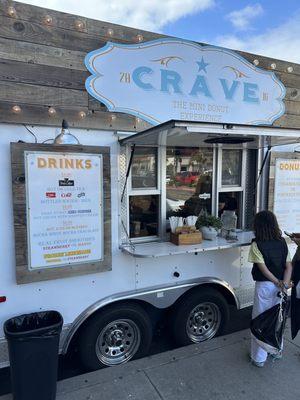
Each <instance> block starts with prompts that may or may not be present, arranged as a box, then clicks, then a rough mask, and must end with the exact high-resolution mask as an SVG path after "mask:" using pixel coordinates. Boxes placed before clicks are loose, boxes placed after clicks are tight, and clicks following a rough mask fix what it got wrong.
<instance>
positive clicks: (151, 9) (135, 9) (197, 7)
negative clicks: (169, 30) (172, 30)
mask: <svg viewBox="0 0 300 400" xmlns="http://www.w3.org/2000/svg"><path fill="white" fill-rule="evenodd" d="M22 2H24V3H29V4H32V5H36V6H40V5H41V1H40V0H24V1H22ZM42 5H43V7H45V8H50V9H54V10H58V11H63V12H67V13H71V14H78V15H82V16H84V17H87V18H93V19H98V20H101V21H107V22H113V23H116V24H121V25H127V26H131V27H135V28H139V29H144V30H152V31H158V30H161V29H162V27H164V26H165V25H166V24H168V23H170V22H174V21H176V20H178V19H180V18H182V17H185V16H187V15H191V14H195V13H198V12H201V11H205V10H207V9H209V8H212V7H213V6H214V5H215V0H184V1H182V0H83V1H79V0H76V1H74V0H44V1H43V4H42Z"/></svg>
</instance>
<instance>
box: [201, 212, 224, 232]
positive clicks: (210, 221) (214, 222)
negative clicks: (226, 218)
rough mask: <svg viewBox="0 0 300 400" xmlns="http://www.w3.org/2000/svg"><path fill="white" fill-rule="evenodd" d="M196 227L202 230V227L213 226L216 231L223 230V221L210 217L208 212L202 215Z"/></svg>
mask: <svg viewBox="0 0 300 400" xmlns="http://www.w3.org/2000/svg"><path fill="white" fill-rule="evenodd" d="M195 225H196V228H197V229H199V228H201V227H202V226H212V227H213V228H215V229H221V228H222V222H221V219H220V218H217V217H215V216H213V215H210V214H208V213H207V212H202V213H200V215H199V217H198V219H197V222H196V224H195Z"/></svg>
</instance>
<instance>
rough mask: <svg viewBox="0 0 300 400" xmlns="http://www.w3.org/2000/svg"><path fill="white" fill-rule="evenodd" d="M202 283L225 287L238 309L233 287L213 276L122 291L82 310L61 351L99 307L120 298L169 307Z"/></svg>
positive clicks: (120, 299) (66, 348)
mask: <svg viewBox="0 0 300 400" xmlns="http://www.w3.org/2000/svg"><path fill="white" fill-rule="evenodd" d="M204 284H214V285H216V286H219V287H222V288H225V289H226V290H227V291H228V294H230V295H231V296H232V298H233V300H234V302H235V305H236V307H237V309H240V302H239V299H238V297H237V295H236V293H235V291H234V289H233V288H232V287H231V286H230V285H229V284H228V283H227V282H226V281H224V280H221V279H218V278H214V277H205V278H204V277H203V278H198V279H196V280H193V281H186V282H184V283H181V284H178V285H172V286H164V287H156V288H152V289H149V290H141V291H134V292H124V293H120V294H118V295H115V296H109V297H106V298H104V299H102V300H99V301H97V302H96V303H94V304H92V305H91V306H90V307H88V308H87V309H86V310H84V311H83V312H82V313H81V314H80V315H79V316H78V317H77V318H76V319H75V321H74V322H73V323H72V324H71V325H70V328H69V330H68V332H67V334H66V335H65V338H64V341H63V343H62V353H63V354H65V353H67V351H68V347H69V345H70V343H71V341H72V339H73V337H74V335H75V334H76V332H77V331H78V329H79V328H80V327H81V325H82V324H83V322H84V321H86V320H87V319H88V318H89V317H90V316H91V315H93V314H94V313H95V312H96V311H98V310H100V309H101V308H103V307H105V306H107V305H110V304H113V303H115V302H117V301H122V300H141V301H144V302H146V303H148V304H151V305H152V306H154V307H156V308H160V309H164V308H167V307H170V306H171V305H172V304H174V303H175V301H176V300H178V298H179V297H180V296H182V295H183V294H184V293H185V292H187V291H188V290H189V289H191V288H193V287H196V286H200V285H204Z"/></svg>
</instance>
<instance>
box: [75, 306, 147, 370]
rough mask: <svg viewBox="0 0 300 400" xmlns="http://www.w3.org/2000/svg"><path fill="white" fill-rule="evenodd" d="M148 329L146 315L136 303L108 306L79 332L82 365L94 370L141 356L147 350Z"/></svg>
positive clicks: (79, 350) (145, 353)
mask: <svg viewBox="0 0 300 400" xmlns="http://www.w3.org/2000/svg"><path fill="white" fill-rule="evenodd" d="M152 331H153V328H152V324H151V321H150V318H149V316H148V314H147V313H146V312H145V311H144V309H143V308H142V307H141V306H139V305H138V304H133V303H123V304H115V305H111V306H108V307H107V308H105V309H104V310H102V311H100V312H99V313H97V314H95V315H94V316H93V317H91V318H90V319H89V321H88V322H87V323H86V325H85V326H84V328H83V329H82V331H81V332H80V335H79V339H78V352H79V357H80V360H81V362H82V365H83V366H84V367H85V368H86V369H88V370H96V369H99V368H101V367H103V366H113V365H119V364H123V363H125V362H127V361H129V360H131V359H133V358H140V357H143V356H145V355H147V354H148V352H149V348H150V344H151V341H152ZM114 352H115V353H114Z"/></svg>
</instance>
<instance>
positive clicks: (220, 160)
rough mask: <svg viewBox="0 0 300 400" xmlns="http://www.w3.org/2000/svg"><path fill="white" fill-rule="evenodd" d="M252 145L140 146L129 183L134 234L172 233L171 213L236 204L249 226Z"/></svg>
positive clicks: (214, 212)
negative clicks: (247, 165) (247, 189)
mask: <svg viewBox="0 0 300 400" xmlns="http://www.w3.org/2000/svg"><path fill="white" fill-rule="evenodd" d="M245 154H246V150H240V149H231V148H222V147H221V146H215V147H212V146H211V147H178V146H172V147H171V146H168V147H154V146H136V147H135V149H134V155H133V158H132V166H131V175H130V179H129V184H128V188H129V190H128V211H129V212H128V225H129V226H128V228H129V229H128V232H129V237H130V238H131V239H134V240H147V241H148V240H157V239H159V238H160V239H163V240H165V239H166V237H167V236H166V235H167V233H168V232H169V224H168V218H169V217H170V216H174V215H175V216H182V217H187V216H189V215H199V213H200V212H201V211H207V212H208V213H209V214H212V215H215V216H219V217H220V216H221V215H222V213H223V211H224V210H226V209H227V210H228V209H232V210H234V211H235V212H236V214H237V217H238V227H239V228H243V227H244V219H245V218H244V214H245Z"/></svg>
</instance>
